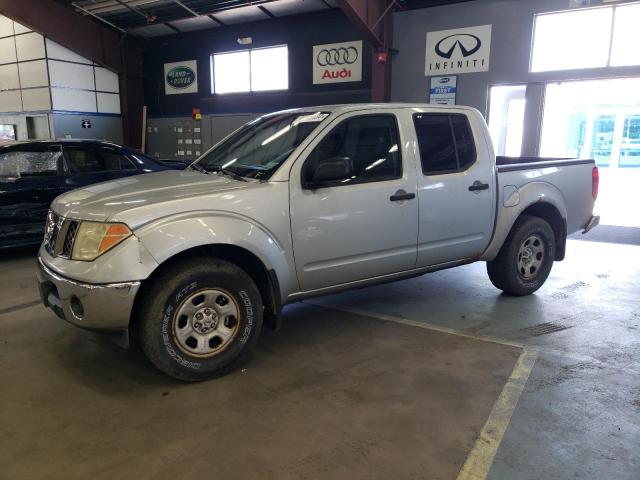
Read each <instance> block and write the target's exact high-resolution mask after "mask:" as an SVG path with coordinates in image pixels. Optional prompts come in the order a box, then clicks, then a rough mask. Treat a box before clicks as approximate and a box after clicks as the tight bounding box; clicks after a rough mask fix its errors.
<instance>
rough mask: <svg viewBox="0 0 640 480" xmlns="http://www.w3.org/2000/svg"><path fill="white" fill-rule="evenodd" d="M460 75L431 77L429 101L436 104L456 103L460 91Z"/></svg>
mask: <svg viewBox="0 0 640 480" xmlns="http://www.w3.org/2000/svg"><path fill="white" fill-rule="evenodd" d="M457 84H458V77H456V76H455V75H450V76H448V77H431V88H430V89H429V103H432V104H435V105H455V104H456V93H457V91H458V86H457Z"/></svg>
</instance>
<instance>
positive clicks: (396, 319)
mask: <svg viewBox="0 0 640 480" xmlns="http://www.w3.org/2000/svg"><path fill="white" fill-rule="evenodd" d="M301 303H304V304H307V305H311V306H314V307H321V308H327V309H329V310H338V311H340V312H346V313H353V314H355V315H363V316H367V317H373V318H377V319H379V320H387V321H389V322H395V323H401V324H403V325H410V326H412V327H419V328H426V329H427V330H434V331H436V332H441V333H449V334H451V335H457V336H459V337H465V338H471V339H473V340H482V341H483V342H490V343H497V344H500V345H507V346H509V347H518V348H525V345H524V344H522V343H518V342H511V341H509V340H503V339H501V338H495V337H489V336H483V335H473V334H470V333H466V332H462V331H460V330H454V329H453V328H448V327H442V326H440V325H434V324H432V323H428V322H420V321H416V320H409V319H407V318H402V317H395V316H393V315H385V314H384V313H377V312H369V311H366V310H362V309H359V308H352V307H344V306H342V305H331V304H323V303H315V302H313V301H309V300H304V301H302V302H301Z"/></svg>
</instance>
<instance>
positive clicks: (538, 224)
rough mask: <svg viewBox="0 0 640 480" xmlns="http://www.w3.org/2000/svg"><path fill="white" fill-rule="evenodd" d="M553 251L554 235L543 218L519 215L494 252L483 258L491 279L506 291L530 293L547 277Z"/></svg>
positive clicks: (515, 293) (554, 244)
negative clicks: (497, 249)
mask: <svg viewBox="0 0 640 480" xmlns="http://www.w3.org/2000/svg"><path fill="white" fill-rule="evenodd" d="M555 253H556V242H555V236H554V234H553V230H552V229H551V226H550V225H549V224H548V223H547V222H546V221H545V220H543V219H541V218H538V217H530V216H528V215H523V216H522V217H520V218H519V219H518V221H517V222H516V224H515V225H514V227H513V229H512V230H511V232H510V233H509V235H508V236H507V239H506V240H505V242H504V245H503V246H502V248H501V249H500V252H499V253H498V256H497V257H496V258H495V259H494V260H492V261H490V262H487V273H488V274H489V279H490V280H491V283H493V285H494V286H495V287H497V288H499V289H500V290H502V291H503V292H505V293H508V294H509V295H518V296H521V295H530V294H532V293H533V292H535V291H536V290H538V289H539V288H540V287H541V286H542V285H543V284H544V282H545V281H546V280H547V277H548V276H549V273H550V272H551V267H552V266H553V260H554V258H555Z"/></svg>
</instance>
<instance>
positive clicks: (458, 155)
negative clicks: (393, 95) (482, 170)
mask: <svg viewBox="0 0 640 480" xmlns="http://www.w3.org/2000/svg"><path fill="white" fill-rule="evenodd" d="M413 121H414V124H415V127H416V135H417V137H418V147H419V148H420V160H421V163H422V172H423V173H424V174H425V175H441V174H444V173H454V172H461V171H464V170H466V169H467V168H469V167H470V166H471V165H473V163H474V162H475V161H476V150H475V143H474V140H473V134H472V132H471V126H470V125H469V120H468V119H467V117H466V116H465V115H459V114H452V115H447V114H440V113H429V114H427V113H419V114H416V115H414V117H413Z"/></svg>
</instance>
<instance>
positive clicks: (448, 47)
mask: <svg viewBox="0 0 640 480" xmlns="http://www.w3.org/2000/svg"><path fill="white" fill-rule="evenodd" d="M481 46H482V42H481V41H480V39H479V38H478V37H476V36H475V35H471V34H469V33H457V34H455V35H449V36H448V37H444V38H443V39H442V40H440V41H439V42H438V43H437V44H436V47H435V50H436V53H437V54H438V55H440V56H441V57H443V58H451V57H452V55H453V52H455V50H456V47H457V48H458V49H459V50H460V53H461V54H462V56H463V57H465V58H466V57H470V56H471V55H473V54H474V53H476V52H477V51H478V50H480V47H481Z"/></svg>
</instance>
